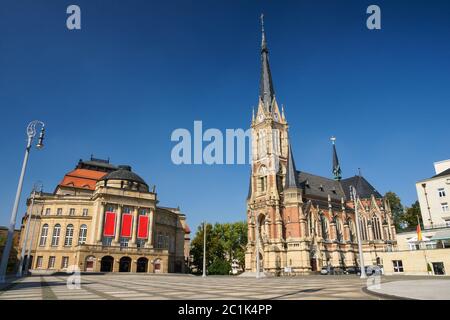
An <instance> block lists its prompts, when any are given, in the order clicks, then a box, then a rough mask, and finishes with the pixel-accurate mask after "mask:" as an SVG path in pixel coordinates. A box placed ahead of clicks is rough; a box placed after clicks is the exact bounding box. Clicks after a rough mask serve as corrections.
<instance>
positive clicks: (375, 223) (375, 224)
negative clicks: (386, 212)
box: [372, 214, 381, 240]
mask: <svg viewBox="0 0 450 320" xmlns="http://www.w3.org/2000/svg"><path fill="white" fill-rule="evenodd" d="M372 229H373V237H374V238H375V239H376V240H381V227H380V219H378V217H377V216H376V215H375V214H374V215H373V217H372Z"/></svg>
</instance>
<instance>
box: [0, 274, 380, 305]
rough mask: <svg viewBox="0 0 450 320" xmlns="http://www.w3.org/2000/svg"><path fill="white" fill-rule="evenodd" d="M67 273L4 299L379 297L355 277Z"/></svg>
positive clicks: (7, 292)
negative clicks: (71, 284)
mask: <svg viewBox="0 0 450 320" xmlns="http://www.w3.org/2000/svg"><path fill="white" fill-rule="evenodd" d="M67 277H68V276H67V275H49V276H31V277H26V278H23V279H20V280H17V281H15V282H13V283H10V284H8V285H6V287H4V288H3V289H2V290H0V300H3V299H9V300H11V299H13V300H14V299H38V300H41V299H44V300H54V299H82V300H91V299H114V300H122V299H133V300H146V299H160V300H164V299H196V300H197V299H216V300H224V299H225V300H227V299H255V300H259V299H289V300H290V299H293V300H298V299H314V300H316V299H380V298H379V297H376V296H373V295H370V294H367V293H364V292H363V291H362V287H364V286H365V283H366V282H365V281H361V280H360V279H359V278H358V277H356V276H302V277H287V278H264V279H254V278H240V277H231V276H209V277H207V278H202V277H196V276H191V275H139V274H105V275H98V274H97V275H81V286H80V289H69V288H68V287H67V285H66V282H67Z"/></svg>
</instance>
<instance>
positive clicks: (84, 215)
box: [83, 209, 89, 217]
mask: <svg viewBox="0 0 450 320" xmlns="http://www.w3.org/2000/svg"><path fill="white" fill-rule="evenodd" d="M88 213H89V210H88V209H83V217H87V215H88Z"/></svg>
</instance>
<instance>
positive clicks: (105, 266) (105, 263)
mask: <svg viewBox="0 0 450 320" xmlns="http://www.w3.org/2000/svg"><path fill="white" fill-rule="evenodd" d="M113 265H114V258H113V257H111V256H104V257H103V258H102V261H101V264H100V271H101V272H112V271H113Z"/></svg>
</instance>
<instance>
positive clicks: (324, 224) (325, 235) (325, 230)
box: [320, 214, 328, 240]
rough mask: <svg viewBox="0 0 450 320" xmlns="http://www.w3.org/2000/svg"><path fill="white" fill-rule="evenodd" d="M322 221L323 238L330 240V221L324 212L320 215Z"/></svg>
mask: <svg viewBox="0 0 450 320" xmlns="http://www.w3.org/2000/svg"><path fill="white" fill-rule="evenodd" d="M320 223H321V226H322V238H324V239H325V240H328V222H327V218H326V217H325V215H324V214H321V215H320Z"/></svg>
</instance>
